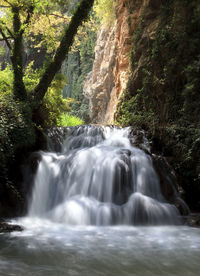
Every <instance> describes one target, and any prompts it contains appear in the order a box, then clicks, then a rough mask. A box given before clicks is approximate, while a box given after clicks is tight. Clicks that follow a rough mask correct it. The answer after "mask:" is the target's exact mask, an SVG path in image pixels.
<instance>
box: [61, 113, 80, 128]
mask: <svg viewBox="0 0 200 276" xmlns="http://www.w3.org/2000/svg"><path fill="white" fill-rule="evenodd" d="M83 123H84V122H83V120H81V119H80V118H78V117H76V116H72V115H70V114H69V113H63V114H62V115H61V117H60V118H59V119H57V125H58V126H77V125H83Z"/></svg>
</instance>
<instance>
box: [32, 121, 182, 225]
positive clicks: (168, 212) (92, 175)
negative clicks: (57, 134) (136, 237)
mask: <svg viewBox="0 0 200 276" xmlns="http://www.w3.org/2000/svg"><path fill="white" fill-rule="evenodd" d="M129 132H130V129H129V128H125V129H119V128H110V127H105V128H102V127H97V126H84V127H78V128H75V129H72V135H71V134H70V133H69V134H68V136H67V138H66V139H65V140H64V142H63V144H62V150H61V152H59V153H55V152H41V156H42V160H41V162H40V164H39V167H38V171H37V174H36V177H35V184H34V188H33V195H32V200H31V203H30V208H29V213H28V216H29V217H39V218H47V219H49V220H51V221H54V222H61V223H64V224H66V225H104V226H106V225H113V224H123V225H132V224H133V225H138V224H139V225H157V224H159V225H160V224H162V225H163V224H177V223H179V212H178V210H177V209H176V207H175V206H173V205H171V204H168V203H167V202H166V201H165V199H164V197H163V196H162V194H161V190H160V184H159V180H158V177H157V175H156V172H155V171H154V168H153V166H152V160H151V157H150V155H147V154H145V153H144V152H143V151H142V150H140V149H138V148H135V147H133V146H132V145H131V144H130V141H129V139H128V135H129Z"/></svg>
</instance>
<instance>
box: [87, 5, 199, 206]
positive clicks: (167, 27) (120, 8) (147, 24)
mask: <svg viewBox="0 0 200 276" xmlns="http://www.w3.org/2000/svg"><path fill="white" fill-rule="evenodd" d="M199 44H200V4H199V3H198V1H195V0H170V1H163V0H135V1H132V0H118V1H117V8H116V22H115V25H114V26H113V27H112V29H111V28H110V29H107V30H105V28H104V29H101V31H100V33H99V36H98V43H97V46H96V58H95V63H94V66H93V71H92V72H91V73H90V75H89V77H88V79H87V82H86V84H85V89H84V90H85V95H87V97H88V98H89V99H90V115H91V119H92V122H95V123H112V122H113V121H114V122H115V123H116V122H117V123H118V124H120V125H122V126H126V125H132V126H136V127H142V128H143V129H145V130H147V132H148V133H149V138H150V139H151V141H152V145H153V148H154V151H155V152H159V153H161V154H162V155H164V156H166V157H167V159H168V161H170V164H171V165H172V166H173V167H174V169H175V170H176V174H177V176H178V179H179V183H180V184H181V185H182V187H183V189H184V190H185V192H186V200H187V202H188V203H189V204H190V206H191V207H192V208H193V209H199V208H200V201H199V198H200V188H199V187H200V138H199V137H200V126H199V121H200V117H199V116H200V115H199V114H200V93H199V87H200V78H199V75H200V48H199Z"/></svg>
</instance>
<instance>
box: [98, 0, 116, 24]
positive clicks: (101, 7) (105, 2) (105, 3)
mask: <svg viewBox="0 0 200 276" xmlns="http://www.w3.org/2000/svg"><path fill="white" fill-rule="evenodd" d="M115 6H116V1H115V0H96V2H95V5H94V10H95V12H96V14H97V17H98V18H99V19H100V20H101V21H102V22H103V23H104V24H106V25H108V26H109V25H112V24H113V23H114V21H115V19H116V15H115Z"/></svg>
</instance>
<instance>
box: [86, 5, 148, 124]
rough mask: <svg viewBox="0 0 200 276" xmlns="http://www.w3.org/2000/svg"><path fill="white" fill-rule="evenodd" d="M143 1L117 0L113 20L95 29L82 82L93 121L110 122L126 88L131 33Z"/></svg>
mask: <svg viewBox="0 0 200 276" xmlns="http://www.w3.org/2000/svg"><path fill="white" fill-rule="evenodd" d="M144 4H145V1H143V0H142V1H135V3H134V8H133V4H132V1H127V0H123V1H118V3H117V7H116V22H115V23H113V26H110V27H108V26H105V25H103V26H102V27H101V29H100V31H99V34H98V38H97V44H96V49H95V60H94V65H93V70H92V72H91V73H90V74H89V75H88V78H87V80H86V82H85V86H84V94H85V96H86V97H87V98H89V100H90V118H91V121H92V122H93V123H112V122H113V121H114V114H115V112H116V106H117V102H118V98H119V96H120V94H121V92H122V91H123V90H124V89H125V88H126V85H127V81H128V77H129V71H130V70H129V69H130V62H129V61H130V59H129V52H130V49H131V37H132V33H133V31H134V29H135V27H136V25H137V24H138V22H139V19H140V16H141V12H142V10H143V5H144Z"/></svg>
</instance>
